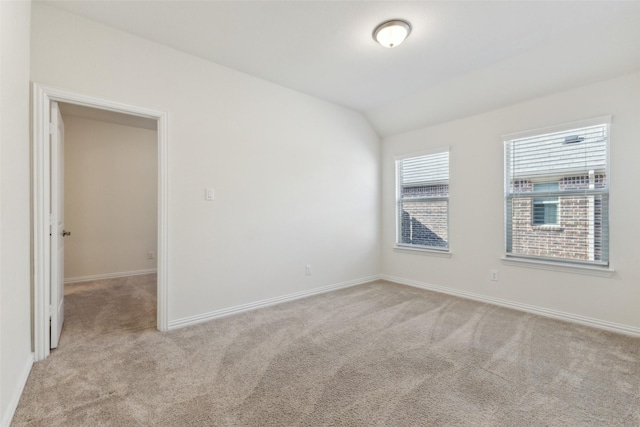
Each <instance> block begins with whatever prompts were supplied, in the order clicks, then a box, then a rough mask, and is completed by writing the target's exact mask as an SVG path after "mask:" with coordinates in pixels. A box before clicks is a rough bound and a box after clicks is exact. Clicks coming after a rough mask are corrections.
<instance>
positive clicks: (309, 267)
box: [304, 264, 311, 276]
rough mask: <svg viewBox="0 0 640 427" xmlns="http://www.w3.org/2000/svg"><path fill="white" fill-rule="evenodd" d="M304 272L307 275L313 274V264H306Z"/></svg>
mask: <svg viewBox="0 0 640 427" xmlns="http://www.w3.org/2000/svg"><path fill="white" fill-rule="evenodd" d="M304 274H306V275H307V276H311V264H307V265H305V266H304Z"/></svg>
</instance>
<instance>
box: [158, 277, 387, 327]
mask: <svg viewBox="0 0 640 427" xmlns="http://www.w3.org/2000/svg"><path fill="white" fill-rule="evenodd" d="M379 279H380V276H378V275H375V276H369V277H364V278H361V279H355V280H350V281H348V282H342V283H336V284H334V285H328V286H323V287H320V288H315V289H310V290H308V291H302V292H296V293H293V294H288V295H283V296H280V297H275V298H269V299H265V300H262V301H256V302H251V303H248V304H242V305H237V306H235V307H229V308H223V309H221V310H216V311H211V312H209V313H202V314H197V315H195V316H189V317H184V318H182V319H177V320H172V321H171V322H169V329H170V330H171V329H178V328H183V327H185V326H191V325H196V324H198V323H203V322H207V321H209V320H213V319H217V318H219V317H224V316H230V315H232V314H238V313H243V312H245V311H251V310H256V309H258V308H264V307H268V306H270V305H275V304H281V303H284V302H289V301H293V300H297V299H300V298H306V297H310V296H312V295H318V294H323V293H325V292H330V291H335V290H338V289H344V288H349V287H352V286H357V285H362V284H363V283H369V282H374V281H376V280H379Z"/></svg>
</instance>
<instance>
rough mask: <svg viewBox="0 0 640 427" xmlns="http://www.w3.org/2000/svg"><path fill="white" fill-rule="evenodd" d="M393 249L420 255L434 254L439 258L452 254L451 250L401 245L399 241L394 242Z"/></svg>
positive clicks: (449, 256) (448, 256)
mask: <svg viewBox="0 0 640 427" xmlns="http://www.w3.org/2000/svg"><path fill="white" fill-rule="evenodd" d="M393 250H394V251H398V252H403V251H407V252H417V253H420V254H422V255H430V256H436V257H440V258H451V255H452V252H451V251H449V250H446V251H439V250H437V249H430V248H427V247H420V246H410V245H402V244H399V243H396V245H395V246H394V247H393Z"/></svg>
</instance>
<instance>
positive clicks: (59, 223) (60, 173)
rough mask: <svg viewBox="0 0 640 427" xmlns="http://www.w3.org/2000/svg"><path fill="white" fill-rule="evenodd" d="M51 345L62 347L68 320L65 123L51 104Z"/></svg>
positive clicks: (55, 104) (52, 346)
mask: <svg viewBox="0 0 640 427" xmlns="http://www.w3.org/2000/svg"><path fill="white" fill-rule="evenodd" d="M50 218H51V293H50V295H51V301H50V304H51V342H50V343H51V348H56V347H58V342H59V340H60V333H61V332H62V323H63V322H64V236H65V235H68V234H70V233H67V232H66V231H65V230H64V122H63V121H62V115H61V114H60V108H59V107H58V103H56V102H52V103H51V215H50Z"/></svg>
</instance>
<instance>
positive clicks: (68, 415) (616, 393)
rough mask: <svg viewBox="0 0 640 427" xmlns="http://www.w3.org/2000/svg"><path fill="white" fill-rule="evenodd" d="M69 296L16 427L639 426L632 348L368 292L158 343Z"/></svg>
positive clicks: (93, 289)
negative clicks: (57, 337) (55, 341)
mask: <svg viewBox="0 0 640 427" xmlns="http://www.w3.org/2000/svg"><path fill="white" fill-rule="evenodd" d="M154 292H155V277H153V276H138V277H131V278H128V279H119V280H108V281H100V282H94V283H92V284H80V285H71V286H69V287H68V295H67V300H66V302H67V319H66V322H65V329H64V331H63V334H62V340H61V343H60V348H59V349H58V350H55V351H54V352H53V353H52V354H51V356H50V357H49V358H48V359H46V360H45V361H43V362H39V363H37V364H36V365H35V366H34V367H33V371H32V373H31V375H30V377H29V380H28V383H27V386H26V389H25V391H24V394H23V396H22V399H21V401H20V404H19V407H18V410H17V412H16V415H15V418H14V422H13V424H12V425H13V426H16V427H17V426H136V425H141V426H209V425H212V426H213V425H216V426H217V425H222V426H610V425H611V426H638V425H640V339H636V338H630V337H626V336H621V335H616V334H612V333H607V332H603V331H599V330H594V329H589V328H586V327H581V326H577V325H573V324H568V323H563V322H559V321H554V320H550V319H546V318H542V317H538V316H534V315H529V314H525V313H520V312H516V311H511V310H507V309H503V308H500V307H495V306H491V305H487V304H481V303H476V302H472V301H467V300H464V299H458V298H455V297H450V296H446V295H442V294H438V293H433V292H428V291H423V290H419V289H413V288H410V287H406V286H401V285H395V284H390V283H386V282H376V283H371V284H366V285H361V286H356V287H353V288H349V289H344V290H339V291H335V292H331V293H327V294H322V295H318V296H314V297H310V298H306V299H302V300H298V301H294V302H289V303H285V304H281V305H277V306H272V307H268V308H264V309H260V310H255V311H252V312H248V313H243V314H239V315H234V316H229V317H225V318H221V319H218V320H215V321H211V322H208V323H203V324H200V325H196V326H192V327H187V328H183V329H179V330H175V331H170V332H166V333H160V332H157V331H156V330H155V308H154V307H155V301H154V298H155V296H154Z"/></svg>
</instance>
